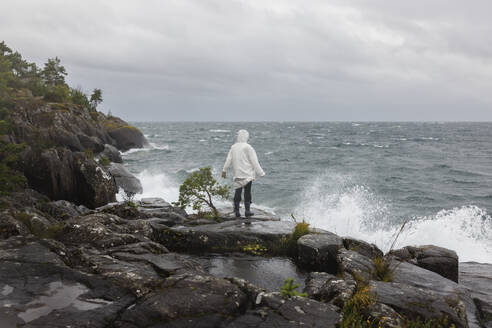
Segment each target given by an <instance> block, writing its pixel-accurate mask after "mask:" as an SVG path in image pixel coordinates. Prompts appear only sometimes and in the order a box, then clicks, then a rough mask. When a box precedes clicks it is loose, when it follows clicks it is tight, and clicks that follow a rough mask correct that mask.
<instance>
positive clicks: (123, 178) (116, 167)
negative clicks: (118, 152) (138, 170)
mask: <svg viewBox="0 0 492 328" xmlns="http://www.w3.org/2000/svg"><path fill="white" fill-rule="evenodd" d="M108 172H109V174H111V176H112V177H113V178H114V180H115V182H116V186H117V187H118V188H121V189H123V190H124V191H125V192H126V193H127V194H128V195H135V194H141V193H142V191H143V189H142V184H141V183H140V180H138V179H137V178H136V177H135V176H134V175H133V174H131V173H130V172H129V171H128V170H127V169H126V167H124V166H123V164H119V163H111V164H110V166H109V168H108Z"/></svg>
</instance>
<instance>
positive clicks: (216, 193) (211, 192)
mask: <svg viewBox="0 0 492 328" xmlns="http://www.w3.org/2000/svg"><path fill="white" fill-rule="evenodd" d="M214 197H221V198H224V199H227V198H228V197H229V186H223V185H220V184H219V183H218V182H217V180H215V179H214V177H213V176H212V169H211V168H210V166H207V167H202V168H201V169H200V170H198V171H196V172H193V173H191V174H190V175H189V176H188V178H187V179H186V180H185V181H184V182H183V184H182V185H181V187H180V188H179V199H178V201H177V202H175V203H174V205H175V206H179V207H181V208H182V209H184V208H186V207H187V206H189V205H191V206H192V207H193V209H194V210H196V211H198V212H203V211H202V207H203V206H208V207H209V208H210V210H211V211H212V214H213V216H214V217H215V218H218V217H219V212H218V211H217V208H216V207H215V205H214V203H213V198H214Z"/></svg>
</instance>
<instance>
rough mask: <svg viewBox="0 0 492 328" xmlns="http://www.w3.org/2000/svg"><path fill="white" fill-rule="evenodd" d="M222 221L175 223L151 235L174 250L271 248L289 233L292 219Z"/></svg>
mask: <svg viewBox="0 0 492 328" xmlns="http://www.w3.org/2000/svg"><path fill="white" fill-rule="evenodd" d="M248 223H249V224H246V222H245V221H243V220H234V221H226V222H222V223H216V224H206V225H199V226H176V227H169V228H163V229H162V230H160V231H156V233H157V235H156V236H155V237H154V238H155V239H157V240H159V242H161V243H162V244H163V245H165V246H166V247H168V248H169V249H171V250H175V251H188V252H214V251H215V252H231V251H237V250H241V249H243V248H244V247H247V246H255V245H259V246H262V247H265V249H272V248H274V247H276V246H278V245H279V244H280V243H281V240H282V238H286V237H287V236H289V235H290V234H291V233H292V229H293V228H294V223H293V222H280V221H252V222H251V221H248Z"/></svg>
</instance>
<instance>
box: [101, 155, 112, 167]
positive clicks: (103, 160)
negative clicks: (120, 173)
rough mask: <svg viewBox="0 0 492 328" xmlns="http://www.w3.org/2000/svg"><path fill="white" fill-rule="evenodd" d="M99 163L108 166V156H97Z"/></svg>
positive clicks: (109, 162)
mask: <svg viewBox="0 0 492 328" xmlns="http://www.w3.org/2000/svg"><path fill="white" fill-rule="evenodd" d="M99 164H101V165H102V166H104V167H108V166H109V165H110V164H111V161H110V160H109V158H107V157H106V156H104V155H102V156H101V157H100V158H99Z"/></svg>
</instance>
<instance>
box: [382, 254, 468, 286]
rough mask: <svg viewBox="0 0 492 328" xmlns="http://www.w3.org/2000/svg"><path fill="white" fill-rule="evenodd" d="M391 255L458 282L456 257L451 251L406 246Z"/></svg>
mask: <svg viewBox="0 0 492 328" xmlns="http://www.w3.org/2000/svg"><path fill="white" fill-rule="evenodd" d="M391 254H392V255H394V256H396V257H398V258H400V259H402V260H404V261H407V262H410V263H413V264H416V265H418V266H420V267H422V268H424V269H427V270H430V271H433V272H436V273H438V274H440V275H441V276H443V277H445V278H448V279H450V280H452V281H454V282H458V255H456V252H455V251H453V250H450V249H446V248H442V247H438V246H434V245H426V246H419V247H414V246H407V247H404V248H403V249H401V250H394V251H392V252H391Z"/></svg>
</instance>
